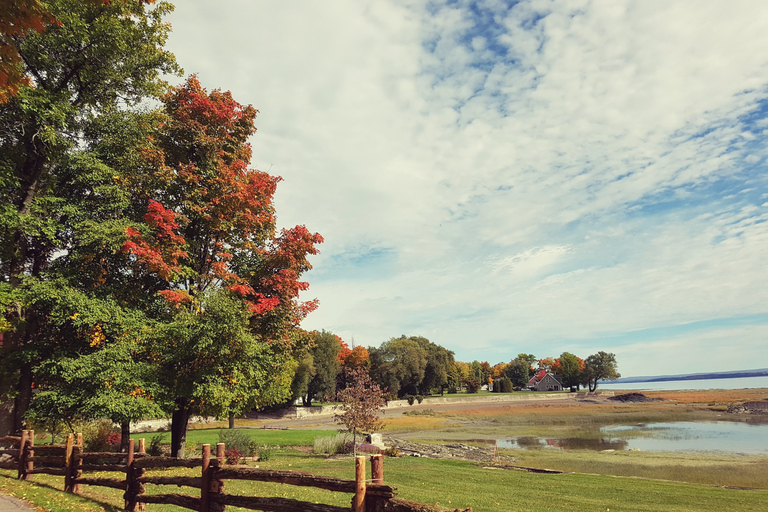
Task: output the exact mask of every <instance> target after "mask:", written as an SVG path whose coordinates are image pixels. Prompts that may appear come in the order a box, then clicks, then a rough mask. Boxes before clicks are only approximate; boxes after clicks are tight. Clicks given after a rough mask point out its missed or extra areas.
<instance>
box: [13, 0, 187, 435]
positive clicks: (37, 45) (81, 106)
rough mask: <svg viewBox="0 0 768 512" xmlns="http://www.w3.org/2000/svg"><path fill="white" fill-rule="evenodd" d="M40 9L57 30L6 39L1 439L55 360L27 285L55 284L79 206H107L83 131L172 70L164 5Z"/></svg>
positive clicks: (149, 91)
mask: <svg viewBox="0 0 768 512" xmlns="http://www.w3.org/2000/svg"><path fill="white" fill-rule="evenodd" d="M46 8H47V10H48V12H49V14H50V15H51V16H53V17H54V18H55V19H56V20H57V21H58V23H57V24H53V25H50V26H48V27H47V28H46V30H44V31H37V30H32V31H26V32H24V33H22V34H18V35H17V36H16V37H13V38H12V44H13V46H14V51H15V52H16V53H17V54H18V55H19V56H20V58H21V60H20V61H19V63H18V66H19V68H18V69H19V70H20V71H19V72H20V73H21V74H22V75H23V77H22V78H21V80H20V81H18V83H19V84H20V85H19V89H18V92H17V94H15V95H14V96H12V97H10V98H7V101H5V102H3V103H2V104H0V241H2V243H1V244H0V273H1V274H2V275H1V276H0V283H2V284H0V305H2V306H3V308H4V310H3V311H2V313H1V314H0V316H2V320H0V328H2V329H3V330H4V331H5V333H4V344H3V349H2V350H3V354H2V356H3V357H2V365H3V368H2V371H0V374H2V375H3V377H2V382H0V385H1V386H2V389H0V395H4V398H0V399H2V400H3V401H4V403H3V407H6V410H7V412H8V414H0V416H2V417H3V419H6V418H8V419H10V420H11V421H10V422H9V424H3V425H2V426H0V430H4V431H5V432H6V433H7V432H10V431H14V430H18V429H20V428H21V425H22V421H23V419H24V416H25V414H26V412H27V410H28V408H29V405H30V402H31V398H32V383H33V381H34V382H35V383H36V384H38V385H42V382H41V381H40V380H39V379H37V377H36V376H35V374H34V368H35V367H36V366H37V365H39V364H41V363H42V362H44V361H46V360H48V359H49V358H50V357H52V356H53V355H55V354H58V352H57V350H55V348H56V347H53V348H52V347H51V346H50V345H48V343H50V342H51V339H52V335H51V332H52V329H50V328H47V327H45V325H44V324H46V323H47V322H48V316H46V315H43V314H42V310H41V308H38V307H37V306H36V305H35V303H34V302H33V298H34V297H36V296H39V295H40V294H36V293H34V288H35V287H38V286H43V285H44V283H45V282H47V281H57V282H59V281H58V280H59V279H60V278H59V276H58V275H57V270H60V269H61V268H62V267H61V266H60V265H59V266H58V267H57V268H54V267H55V266H54V265H53V263H54V262H55V260H56V259H59V258H60V257H61V255H62V254H69V253H71V252H72V251H73V250H74V249H75V247H76V244H77V243H78V242H79V241H80V239H78V238H76V235H77V234H78V233H79V234H82V233H83V229H84V228H85V227H86V223H87V219H88V216H89V214H90V213H91V210H90V209H88V208H87V207H84V205H87V204H89V202H90V203H93V202H94V201H108V200H109V198H108V197H107V196H108V195H109V194H110V193H111V192H110V187H111V186H114V182H112V183H111V184H110V183H105V182H103V181H100V180H98V179H96V177H97V176H102V177H103V176H104V175H106V174H108V173H109V170H108V168H107V166H106V165H105V164H104V163H103V162H100V161H99V160H98V158H97V157H96V156H95V155H94V154H93V153H92V152H91V150H90V143H91V141H92V139H91V138H90V134H89V127H90V126H92V125H93V123H94V120H95V119H97V118H98V117H99V116H100V115H101V114H102V113H104V112H106V111H110V110H111V111H117V110H119V109H126V108H127V107H130V106H131V105H134V104H137V103H139V102H141V101H143V100H144V99H146V98H147V97H152V96H155V95H157V94H159V93H160V92H161V91H162V90H163V89H164V87H165V86H164V84H163V82H161V81H160V80H159V79H158V78H159V76H160V74H161V73H175V72H177V71H178V68H177V66H176V64H175V61H174V58H173V56H172V55H171V54H170V53H168V52H166V51H164V50H163V49H162V45H163V43H164V42H165V39H166V37H167V34H168V31H169V27H168V25H167V24H165V23H164V22H163V20H162V17H163V15H164V14H166V13H167V12H168V11H169V10H170V9H171V6H170V5H169V4H167V3H165V2H159V3H157V4H156V5H154V6H153V7H152V8H147V7H145V5H144V2H141V1H135V0H120V1H113V2H111V3H109V4H102V3H98V2H79V1H75V0H51V1H49V2H46ZM25 82H26V84H25ZM113 176H114V175H112V176H110V180H111V179H112V178H113ZM86 197H90V198H91V199H90V200H89V201H86V200H83V199H84V198H86ZM96 211H98V212H103V209H101V210H98V209H97V210H96ZM111 221H112V222H114V219H111ZM91 222H92V225H91V230H90V231H91V232H101V233H105V232H107V231H109V226H108V225H105V224H106V223H105V220H104V218H95V219H93V220H92V221H91ZM75 224H78V227H76V226H75ZM112 233H113V234H114V233H117V234H118V237H119V239H121V241H123V240H124V235H123V234H122V233H120V232H119V231H114V230H113V231H112ZM92 263H93V262H92ZM98 264H99V260H98V259H97V260H96V263H95V264H92V265H91V267H94V266H97V265H98ZM63 284H64V285H65V286H71V285H72V282H71V281H67V282H65V283H63ZM42 332H46V333H48V334H47V335H46V340H43V339H42V338H41V335H40V333H42ZM64 341H65V340H58V341H57V343H59V344H61V343H63V342H64ZM73 349H75V350H76V347H73ZM10 397H14V398H13V404H12V407H10V410H8V406H9V405H10V401H11V400H10Z"/></svg>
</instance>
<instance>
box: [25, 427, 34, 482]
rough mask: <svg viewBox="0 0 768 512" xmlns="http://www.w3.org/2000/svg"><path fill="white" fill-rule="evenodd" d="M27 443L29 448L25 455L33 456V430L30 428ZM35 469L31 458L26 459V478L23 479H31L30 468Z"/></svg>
mask: <svg viewBox="0 0 768 512" xmlns="http://www.w3.org/2000/svg"><path fill="white" fill-rule="evenodd" d="M27 445H28V446H29V449H28V450H27V457H34V456H35V431H34V430H30V431H29V439H27ZM33 469H35V463H34V462H32V461H31V460H27V470H26V478H24V480H32V470H33Z"/></svg>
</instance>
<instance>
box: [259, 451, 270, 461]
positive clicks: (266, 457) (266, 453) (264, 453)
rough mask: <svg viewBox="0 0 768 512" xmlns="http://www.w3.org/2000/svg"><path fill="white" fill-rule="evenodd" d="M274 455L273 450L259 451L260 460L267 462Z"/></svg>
mask: <svg viewBox="0 0 768 512" xmlns="http://www.w3.org/2000/svg"><path fill="white" fill-rule="evenodd" d="M272 455H273V452H272V450H261V452H259V460H260V461H263V462H266V461H268V460H270V459H271V458H272Z"/></svg>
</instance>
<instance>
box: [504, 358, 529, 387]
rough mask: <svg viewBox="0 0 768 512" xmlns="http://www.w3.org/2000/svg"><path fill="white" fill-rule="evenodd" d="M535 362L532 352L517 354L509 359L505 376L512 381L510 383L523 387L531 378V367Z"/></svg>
mask: <svg viewBox="0 0 768 512" xmlns="http://www.w3.org/2000/svg"><path fill="white" fill-rule="evenodd" d="M535 363H536V357H535V356H534V355H533V354H518V355H517V357H516V358H515V359H513V360H512V361H510V363H509V366H507V368H506V369H505V373H506V376H507V378H509V380H511V381H512V385H513V386H515V387H518V388H523V387H525V386H527V385H528V381H529V380H530V379H531V369H532V367H533V365H534V364H535Z"/></svg>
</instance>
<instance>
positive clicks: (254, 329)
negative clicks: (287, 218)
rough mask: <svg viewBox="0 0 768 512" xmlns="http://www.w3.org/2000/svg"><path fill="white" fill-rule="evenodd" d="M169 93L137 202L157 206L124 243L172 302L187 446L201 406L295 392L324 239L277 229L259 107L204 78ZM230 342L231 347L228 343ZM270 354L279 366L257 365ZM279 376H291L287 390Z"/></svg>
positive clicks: (140, 270) (178, 416) (171, 371)
mask: <svg viewBox="0 0 768 512" xmlns="http://www.w3.org/2000/svg"><path fill="white" fill-rule="evenodd" d="M163 102H164V105H165V118H164V119H163V121H162V123H161V124H159V125H158V127H157V130H156V133H155V134H154V136H153V138H152V144H150V145H148V147H147V148H145V150H144V152H143V153H144V160H145V165H146V171H145V172H144V173H141V174H136V175H134V176H132V178H133V179H135V180H136V181H135V183H134V184H133V185H132V188H134V189H135V190H136V193H135V207H134V211H137V212H140V211H141V209H142V206H141V205H142V204H144V205H146V207H145V208H146V211H145V213H144V214H143V215H142V216H141V218H140V219H139V222H137V223H135V225H134V226H131V227H128V228H127V229H126V231H125V234H126V237H127V241H126V243H125V245H124V252H125V253H127V254H129V255H130V256H131V257H132V258H133V267H132V272H133V274H134V275H135V276H136V277H137V278H139V279H138V281H139V282H147V281H150V282H152V281H153V282H154V287H155V288H157V289H158V292H157V294H158V296H159V297H160V298H161V299H162V301H163V302H162V304H161V307H160V310H159V313H160V314H159V317H158V318H159V319H160V320H162V321H163V322H164V327H163V328H162V333H163V334H162V335H161V336H158V338H157V339H156V340H154V342H152V343H153V347H154V348H153V350H154V351H155V352H156V353H158V354H159V357H158V364H159V365H160V367H161V368H164V369H165V371H161V375H167V376H168V379H169V381H168V382H167V383H166V385H165V386H163V389H165V390H166V396H165V397H164V399H165V402H164V403H166V404H168V405H167V407H168V412H171V413H172V415H173V416H172V427H171V428H172V454H174V455H177V454H179V453H183V447H184V439H185V435H186V428H187V422H188V420H189V417H190V415H191V414H207V415H218V416H221V415H224V414H232V413H239V412H243V411H244V410H245V409H247V408H249V407H253V406H254V405H258V406H266V405H271V404H274V403H279V402H282V401H283V400H285V399H287V398H288V397H289V396H290V392H291V390H290V384H291V375H288V376H287V380H285V379H284V377H285V372H286V370H290V371H292V370H294V369H295V367H296V364H297V363H296V362H295V360H294V359H293V358H292V356H293V355H294V354H296V353H297V351H298V349H301V348H302V347H303V346H304V345H305V344H306V343H307V342H308V341H309V340H308V339H307V336H306V335H301V333H303V331H300V330H299V329H298V325H299V322H300V321H301V320H302V319H303V318H304V317H305V316H306V315H307V314H308V313H309V312H311V311H312V310H313V309H315V308H316V307H317V302H316V301H307V302H302V301H300V300H299V294H300V293H301V292H302V291H304V290H306V289H307V288H308V284H307V283H306V282H304V281H301V280H300V278H301V275H302V274H303V273H304V272H306V271H307V270H309V269H310V268H311V265H310V263H309V260H308V257H309V256H311V255H313V254H316V253H317V248H316V246H317V244H319V243H321V242H322V241H323V239H322V237H321V236H320V235H319V234H317V233H311V232H309V230H307V229H306V228H305V227H304V226H296V227H293V228H290V229H283V230H282V231H281V232H280V233H277V232H276V229H275V209H274V206H273V202H272V200H273V195H274V193H275V190H276V187H277V184H278V183H279V181H280V178H279V177H277V176H272V175H270V174H267V173H266V172H262V171H258V170H255V169H250V168H249V167H248V165H249V163H250V158H251V148H250V145H249V144H248V137H249V136H251V135H252V134H253V133H254V132H255V127H254V119H255V117H256V114H257V111H256V109H254V108H253V107H252V106H250V105H247V106H246V105H241V104H240V103H238V102H237V101H235V100H234V99H233V98H232V95H231V94H230V93H228V92H222V91H220V90H213V91H210V92H208V91H206V90H205V89H204V88H203V87H202V86H201V84H200V82H199V80H198V79H197V77H195V76H191V77H189V79H188V80H187V81H186V82H185V83H184V84H182V85H181V86H179V87H175V88H173V89H171V90H170V91H169V92H168V94H166V95H165V97H164V98H163ZM212 301H213V303H216V304H219V303H222V301H224V302H227V303H229V304H231V305H232V306H231V308H233V309H234V310H236V311H239V310H242V311H243V314H242V315H224V316H222V317H220V318H224V319H226V321H225V322H224V324H225V325H219V326H218V327H215V326H214V325H213V324H211V323H210V319H209V318H208V316H209V312H208V310H209V305H210V304H211V303H212ZM238 304H239V305H238ZM243 315H244V316H243ZM243 321H244V322H245V323H244V324H242V325H238V324H237V322H243ZM227 322H234V323H232V324H229V325H226V324H227ZM209 329H214V330H221V329H224V330H222V331H220V332H221V333H227V334H225V335H224V336H222V337H221V338H220V339H219V340H218V343H215V342H214V338H210V337H209V338H208V339H206V336H208V335H202V336H198V337H197V338H196V337H194V336H190V334H189V333H191V332H208V330H209ZM246 331H247V332H246ZM237 333H239V334H237ZM235 340H239V341H236V342H235ZM198 341H199V342H198ZM335 341H336V340H334V342H335ZM232 343H235V345H232ZM226 344H230V345H232V346H231V347H230V349H228V351H224V352H222V346H223V345H226ZM336 345H337V346H338V345H339V343H336ZM248 354H251V356H253V357H250V356H249V355H248ZM254 358H255V359H254ZM333 359H334V361H335V359H336V354H334V357H333ZM263 361H269V362H270V364H272V366H273V367H274V369H275V371H274V372H271V373H270V372H268V371H266V370H265V371H262V372H255V373H254V372H252V371H251V369H252V368H253V367H254V366H259V364H260V362H263ZM211 365H214V367H215V368H216V371H215V372H214V373H216V372H217V375H213V374H211V373H210V372H211ZM267 366H269V365H267ZM315 367H317V363H315ZM265 368H266V367H265ZM270 374H272V375H273V377H274V376H277V375H280V376H282V377H281V379H283V381H284V382H283V384H285V385H284V386H283V387H282V388H281V389H280V390H278V389H277V388H276V387H275V386H271V384H273V383H274V381H275V378H271V377H270V376H269V375H270ZM333 381H334V382H335V373H334V375H333ZM224 389H229V390H231V391H232V392H231V393H229V394H227V393H225V392H224V391H223V390H224ZM212 390H216V393H215V394H212ZM267 390H271V391H272V392H266V391H267ZM333 391H334V389H333V388H331V389H330V391H329V394H332V393H333ZM213 396H216V399H215V400H214V399H212V397H213ZM267 397H268V399H267Z"/></svg>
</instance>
